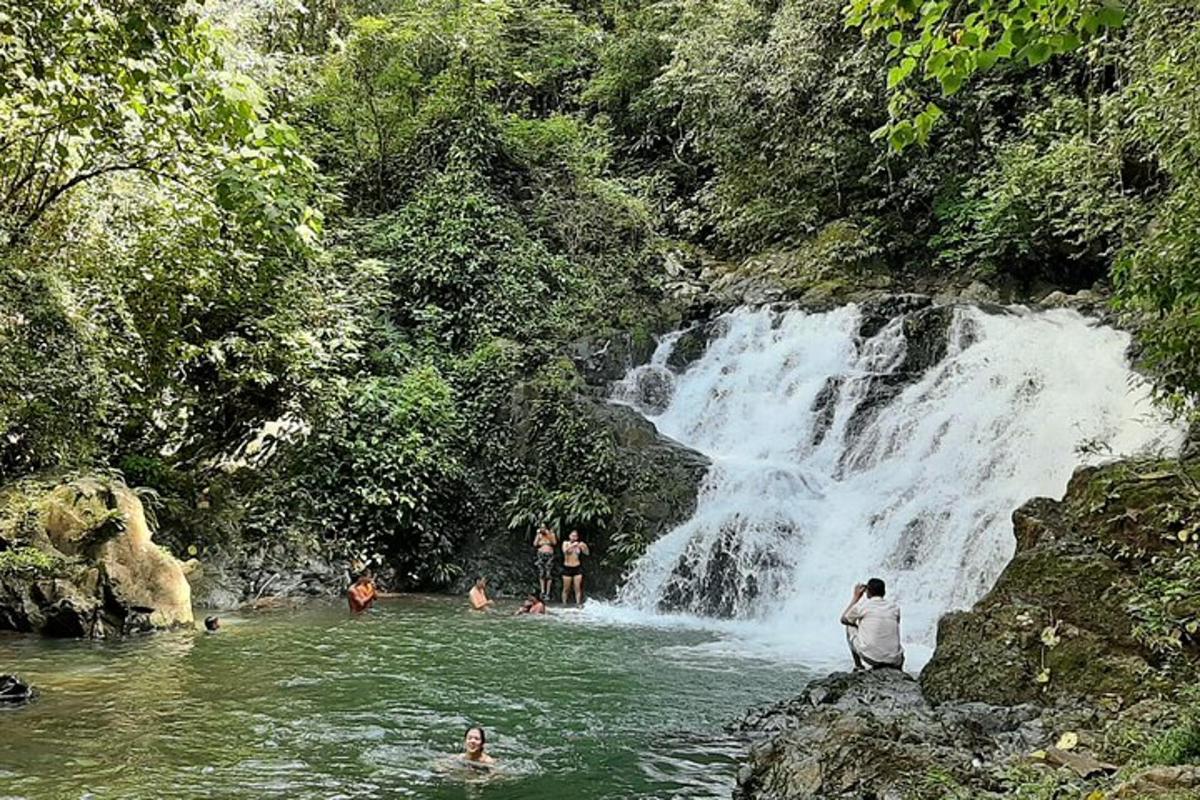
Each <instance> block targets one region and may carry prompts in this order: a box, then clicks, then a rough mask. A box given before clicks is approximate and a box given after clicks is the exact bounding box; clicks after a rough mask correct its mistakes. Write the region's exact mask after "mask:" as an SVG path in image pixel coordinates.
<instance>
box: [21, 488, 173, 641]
mask: <svg viewBox="0 0 1200 800" xmlns="http://www.w3.org/2000/svg"><path fill="white" fill-rule="evenodd" d="M0 564H3V567H0V630H15V631H22V632H36V633H42V634H45V635H48V636H68V637H89V638H104V637H109V636H114V635H124V634H129V633H134V632H139V631H147V630H153V629H156V628H169V627H172V626H175V625H188V624H191V623H192V621H193V618H192V605H191V589H190V587H189V585H188V581H187V578H186V576H185V572H184V566H183V564H181V563H180V562H179V561H178V560H176V559H175V558H174V557H173V556H171V555H170V554H169V553H168V552H166V551H164V550H162V549H161V548H159V547H158V546H157V545H155V544H154V542H153V541H152V539H151V533H150V527H149V525H148V524H147V522H146V517H145V511H144V509H143V507H142V503H141V501H140V500H139V499H138V496H137V495H136V494H135V493H134V492H133V491H132V490H131V489H129V488H128V487H126V486H124V485H123V484H121V483H119V482H117V481H113V480H110V479H107V478H99V477H83V478H79V479H76V480H72V481H70V482H67V483H62V484H56V483H55V482H52V481H50V482H37V481H29V482H23V483H21V484H18V485H16V486H14V487H9V488H8V489H7V490H6V491H5V493H4V495H3V496H2V497H0Z"/></svg>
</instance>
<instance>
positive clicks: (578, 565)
mask: <svg viewBox="0 0 1200 800" xmlns="http://www.w3.org/2000/svg"><path fill="white" fill-rule="evenodd" d="M562 551H563V592H562V601H563V605H564V606H565V605H566V604H567V598H568V597H570V596H571V590H572V589H574V590H575V605H577V606H581V605H583V561H582V559H581V557H582V556H590V555H591V554H592V553H591V551H590V550H588V546H587V542H584V541H582V540H581V539H580V538H579V531H571V533H570V535H569V536H567V541H565V542H563V544H562Z"/></svg>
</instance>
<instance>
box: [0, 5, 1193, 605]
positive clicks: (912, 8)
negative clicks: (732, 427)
mask: <svg viewBox="0 0 1200 800" xmlns="http://www.w3.org/2000/svg"><path fill="white" fill-rule="evenodd" d="M918 11H919V12H920V13H919V14H918V13H916V12H918ZM848 20H849V22H850V23H852V24H851V25H850V26H848V25H847V21H848ZM864 31H865V32H866V34H868V35H867V36H864ZM0 77H2V78H3V89H2V90H0V123H3V124H0V260H2V263H0V436H2V437H3V438H2V439H0V442H2V446H0V482H8V481H11V480H15V479H18V478H20V477H22V476H24V475H28V474H32V473H36V472H39V471H42V470H47V469H54V468H59V467H62V466H68V467H86V466H99V467H116V468H119V469H121V470H122V471H124V473H125V474H126V475H127V477H128V478H129V480H130V481H131V482H133V483H139V484H146V485H149V486H152V487H154V488H155V489H156V490H157V491H158V493H159V495H160V497H161V501H160V507H159V509H158V513H159V516H160V519H161V520H162V521H163V522H164V528H165V533H166V535H167V536H168V537H169V538H170V539H171V540H172V541H171V543H172V544H173V545H175V546H177V548H179V549H182V548H186V547H188V546H189V545H195V546H196V547H197V548H199V549H204V548H215V549H223V548H227V547H238V546H241V545H242V544H246V543H257V542H260V541H268V542H273V541H276V540H279V539H292V540H295V541H298V542H306V543H315V542H324V543H326V544H327V545H328V546H329V547H330V548H331V550H332V551H334V552H337V553H343V554H349V553H355V554H359V555H365V556H372V555H375V554H379V555H380V556H381V557H387V558H388V559H389V560H390V561H391V562H392V563H393V564H395V565H396V566H397V567H398V569H399V570H400V572H401V573H402V574H403V575H405V576H407V577H408V578H409V579H410V580H411V581H412V582H413V583H438V582H444V581H446V580H448V579H450V578H451V577H453V574H454V564H455V559H456V556H457V554H458V553H459V551H460V550H461V548H463V547H464V546H466V545H469V544H470V543H472V542H477V541H478V540H479V538H480V537H488V536H504V535H521V536H524V535H525V530H526V528H527V526H529V525H531V524H533V522H534V521H535V520H537V519H539V518H541V517H543V516H549V517H551V518H553V519H554V520H556V521H558V522H559V523H560V524H563V525H582V526H584V527H585V529H588V528H591V529H596V528H599V527H611V526H617V527H619V528H622V529H621V530H617V531H615V535H614V541H617V542H626V543H627V546H625V545H622V556H621V557H622V558H625V557H631V556H633V555H636V553H637V551H638V550H639V549H640V548H641V547H642V546H643V545H644V542H643V541H642V540H641V539H640V538H639V537H638V536H637V535H634V534H633V533H631V532H630V531H626V530H624V529H623V526H624V525H625V523H624V522H622V520H623V517H622V516H621V514H622V512H621V510H620V509H617V508H615V507H614V505H613V496H614V492H615V491H617V490H618V489H619V487H621V486H624V485H626V484H627V483H628V482H629V480H630V476H625V475H621V474H619V473H620V469H619V468H618V467H617V466H616V461H615V458H614V451H613V448H614V443H613V440H612V437H611V435H610V434H609V433H608V432H606V431H605V430H604V429H603V428H602V427H599V426H597V425H596V424H595V423H594V422H591V421H588V420H586V419H585V418H583V417H582V415H581V414H580V413H578V411H577V408H576V404H575V403H574V402H573V398H574V397H575V395H576V394H578V393H579V392H580V391H582V389H583V387H582V386H581V384H580V378H579V376H578V374H577V372H576V370H575V368H574V367H573V366H572V365H571V364H570V363H569V362H565V361H562V360H561V357H562V354H563V352H564V348H565V345H566V344H567V343H569V342H571V341H573V340H575V339H577V338H579V337H581V336H583V335H585V334H586V335H594V334H597V333H603V332H604V331H607V330H610V329H624V330H634V331H637V332H638V333H639V335H642V336H644V335H646V332H648V331H650V330H653V329H655V328H656V327H661V326H664V325H669V324H671V322H672V321H673V320H675V319H677V317H678V314H679V309H677V308H675V307H674V306H673V305H672V302H671V299H670V298H669V297H666V296H664V293H663V290H662V289H661V286H662V284H663V279H664V274H663V273H664V267H663V263H664V254H665V253H667V252H668V251H670V250H671V249H674V248H678V249H681V250H684V251H686V252H688V253H701V254H708V255H711V256H713V257H716V258H722V259H726V260H728V261H730V262H736V261H739V260H741V259H743V258H744V257H746V256H750V255H755V254H761V253H764V252H767V251H771V250H773V249H788V250H790V251H792V253H793V254H794V255H795V257H796V258H800V259H804V260H809V261H820V262H822V263H821V264H820V265H819V268H815V269H813V270H812V272H813V273H814V274H820V275H821V276H822V278H821V279H822V280H826V281H829V282H832V283H838V282H842V283H844V282H846V281H852V280H854V279H855V278H854V275H853V274H852V272H851V270H855V269H859V268H861V267H862V266H863V265H865V264H869V265H870V267H871V269H872V270H884V271H890V272H891V273H893V274H894V275H896V276H897V278H898V279H905V278H907V277H911V276H913V275H922V276H926V277H928V276H952V277H953V278H955V279H958V278H965V279H969V278H982V279H984V280H986V281H989V282H992V283H995V284H998V285H1004V286H1010V287H1015V288H1016V289H1017V290H1018V291H1036V290H1038V289H1039V288H1040V287H1048V286H1050V285H1057V286H1061V287H1063V288H1066V289H1078V288H1085V287H1090V286H1091V285H1093V284H1094V283H1096V282H1100V283H1105V282H1107V281H1109V280H1110V278H1111V279H1112V280H1113V281H1114V282H1115V285H1116V291H1117V300H1118V303H1119V307H1120V309H1121V310H1122V311H1123V312H1124V313H1125V314H1127V315H1128V320H1129V322H1130V324H1131V325H1132V326H1134V327H1136V328H1137V329H1138V331H1139V341H1140V353H1141V357H1142V359H1143V362H1144V364H1145V366H1146V367H1147V369H1148V370H1149V372H1150V373H1151V374H1152V375H1154V376H1155V377H1156V378H1157V380H1158V385H1159V387H1160V388H1161V390H1162V393H1163V395H1164V396H1165V397H1169V398H1171V399H1173V400H1174V401H1175V402H1176V403H1177V404H1179V405H1180V407H1183V406H1184V405H1186V403H1187V402H1188V401H1189V400H1190V399H1191V398H1193V397H1195V396H1196V395H1197V394H1198V393H1200V366H1198V365H1200V358H1196V356H1195V354H1196V352H1197V350H1196V343H1197V342H1198V341H1200V322H1197V319H1198V315H1200V288H1198V287H1200V237H1198V235H1197V233H1196V231H1197V230H1200V226H1198V225H1197V223H1198V222H1200V205H1198V202H1200V201H1198V200H1197V198H1200V185H1198V183H1197V182H1198V181H1200V164H1197V163H1196V159H1197V154H1198V153H1200V147H1198V146H1197V135H1198V133H1197V130H1196V120H1195V113H1194V91H1195V89H1194V87H1195V86H1196V85H1197V83H1198V79H1200V11H1198V10H1197V9H1196V8H1195V7H1194V4H1193V3H1190V2H1185V0H1131V2H1130V3H1128V5H1127V6H1123V7H1120V8H1118V7H1117V6H1116V5H1113V4H1110V3H1099V4H1089V3H1084V2H1078V1H1077V0H1046V2H1038V3H1035V2H1033V1H1032V0H1025V1H1024V2H1017V3H1010V4H1003V5H996V4H991V3H987V2H981V3H968V4H965V5H964V4H959V5H951V4H946V3H932V4H925V5H922V6H920V7H918V5H917V4H914V3H910V2H908V1H907V0H904V1H903V2H898V3H896V2H893V3H883V4H880V3H872V4H863V3H858V2H852V3H850V4H849V6H848V7H847V6H846V5H845V4H844V3H843V2H842V1H841V0H818V1H817V2H808V3H801V2H798V0H782V1H781V2H771V3H760V2H750V0H665V1H664V2H655V3H648V2H645V3H643V2H622V3H615V2H599V3H591V4H578V3H575V4H571V3H565V2H555V1H554V0H488V1H486V2H485V0H456V2H448V0H355V2H350V3H334V2H327V1H324V0H323V1H321V2H314V3H312V4H310V5H309V6H307V7H304V6H301V5H299V4H295V3H292V2H285V1H284V0H260V2H255V3H240V2H233V1H232V0H230V1H229V2H217V0H210V2H209V3H208V4H207V5H205V6H201V7H200V8H199V10H196V9H195V8H194V7H193V6H191V5H185V4H184V3H182V2H165V3H164V2H153V3H152V2H147V1H145V0H102V1H97V2H90V1H89V2H84V0H35V2H30V3H22V4H15V5H14V4H9V6H6V7H5V9H4V10H3V11H0ZM932 88H936V90H937V91H939V92H941V93H942V94H944V95H945V97H939V98H929V97H926V94H928V93H929V91H928V90H929V89H932ZM931 99H934V100H936V103H937V107H936V110H935V109H934V107H933V106H926V105H925V104H926V103H928V102H929V101H930V100H931ZM922 115H924V116H922ZM934 121H936V122H937V125H936V126H935V125H934V124H933V123H934ZM904 125H908V126H909V127H908V128H907V129H904V128H903V127H902V126H904ZM881 129H884V130H887V131H889V132H890V133H891V135H892V139H893V141H894V143H896V144H898V145H900V144H907V143H909V142H918V141H919V142H921V144H920V145H916V144H914V146H911V147H906V148H904V149H903V151H902V152H897V151H896V150H895V149H893V148H889V147H888V145H887V143H886V142H884V141H881V140H880V138H879V135H878V132H879V131H880V130H881ZM902 130H904V131H906V132H900V131H902ZM754 263H757V262H754ZM839 271H841V272H844V273H845V274H841V273H840V272H839ZM510 527H511V528H512V529H514V530H516V531H517V533H513V534H509V533H508V531H509V529H510Z"/></svg>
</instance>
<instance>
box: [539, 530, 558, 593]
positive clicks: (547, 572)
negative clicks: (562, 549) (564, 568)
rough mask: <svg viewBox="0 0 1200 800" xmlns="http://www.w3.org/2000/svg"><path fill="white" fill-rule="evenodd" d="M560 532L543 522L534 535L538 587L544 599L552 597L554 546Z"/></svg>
mask: <svg viewBox="0 0 1200 800" xmlns="http://www.w3.org/2000/svg"><path fill="white" fill-rule="evenodd" d="M557 546H558V534H556V533H555V532H554V531H553V530H551V528H550V526H548V525H547V524H546V523H544V522H543V523H542V524H541V526H540V527H538V530H537V533H535V534H534V535H533V550H534V553H533V564H534V566H535V567H536V568H537V575H538V589H539V590H540V593H541V597H542V599H543V600H549V599H550V584H551V583H552V582H553V581H554V548H555V547H557Z"/></svg>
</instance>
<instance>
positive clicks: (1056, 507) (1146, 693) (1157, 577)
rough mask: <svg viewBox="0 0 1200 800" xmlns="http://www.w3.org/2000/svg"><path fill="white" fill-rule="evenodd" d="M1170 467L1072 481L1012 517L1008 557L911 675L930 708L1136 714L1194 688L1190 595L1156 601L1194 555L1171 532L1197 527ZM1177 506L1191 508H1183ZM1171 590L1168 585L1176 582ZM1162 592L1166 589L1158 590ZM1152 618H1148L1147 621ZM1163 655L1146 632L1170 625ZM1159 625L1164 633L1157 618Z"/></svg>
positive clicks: (1184, 474) (1183, 480)
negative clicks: (1115, 708)
mask: <svg viewBox="0 0 1200 800" xmlns="http://www.w3.org/2000/svg"><path fill="white" fill-rule="evenodd" d="M1194 468H1195V467H1193V466H1180V465H1179V464H1177V463H1175V462H1140V463H1136V464H1133V463H1119V464H1113V465H1109V466H1106V467H1100V468H1087V469H1082V470H1080V471H1078V472H1077V473H1076V474H1075V476H1074V477H1073V479H1072V480H1071V482H1070V485H1069V487H1068V489H1067V493H1066V495H1065V497H1064V499H1063V500H1062V501H1061V502H1059V501H1054V500H1050V499H1047V498H1038V499H1035V500H1032V501H1030V502H1029V503H1027V504H1026V505H1025V506H1023V507H1021V508H1020V509H1018V510H1017V511H1016V512H1015V513H1014V515H1013V527H1014V532H1015V534H1016V539H1017V552H1016V555H1014V557H1013V559H1012V561H1011V562H1010V563H1009V565H1008V566H1007V567H1006V568H1005V570H1004V572H1003V573H1001V575H1000V577H999V578H998V579H997V581H996V584H995V586H994V587H993V589H992V591H991V592H989V593H988V594H987V595H986V596H985V597H984V598H983V599H981V600H980V601H979V602H978V603H976V605H975V607H974V608H972V609H971V610H970V611H963V612H956V613H952V614H948V615H946V616H945V617H943V618H942V620H941V622H940V623H939V626H938V641H937V650H936V651H935V653H934V657H933V659H932V660H931V661H930V663H929V664H928V665H927V666H926V668H925V670H924V672H923V673H922V675H921V685H922V688H923V690H924V691H925V692H926V694H927V696H928V697H929V698H930V699H931V700H932V701H934V702H946V701H962V700H978V701H984V702H989V703H998V704H1007V705H1011V704H1016V703H1024V702H1038V703H1043V704H1052V703H1056V702H1059V701H1067V700H1085V701H1087V700H1097V699H1099V698H1103V697H1111V696H1117V697H1120V698H1122V700H1123V702H1134V701H1137V700H1140V699H1144V698H1149V697H1154V696H1157V695H1160V694H1162V693H1164V692H1169V691H1170V690H1171V687H1172V686H1173V685H1178V684H1179V683H1181V682H1184V683H1186V682H1191V681H1195V680H1196V679H1197V678H1200V653H1198V652H1194V651H1191V652H1190V651H1189V648H1188V647H1187V642H1186V637H1187V635H1188V634H1187V633H1186V630H1185V629H1184V627H1185V625H1184V623H1185V621H1186V620H1188V619H1194V615H1195V614H1196V612H1197V608H1200V605H1198V604H1192V603H1188V602H1178V601H1177V600H1178V598H1179V597H1192V596H1194V592H1193V591H1191V590H1188V589H1187V587H1186V586H1184V585H1180V586H1178V587H1177V589H1178V591H1175V590H1169V591H1164V589H1163V586H1170V583H1169V581H1170V580H1171V579H1172V576H1173V575H1174V574H1175V573H1174V572H1172V569H1173V568H1174V567H1175V566H1176V565H1179V564H1184V565H1187V564H1191V563H1192V559H1195V558H1196V550H1195V547H1194V545H1193V544H1191V543H1190V542H1185V541H1181V540H1180V537H1179V532H1180V531H1183V530H1187V529H1188V526H1190V525H1192V524H1200V513H1197V509H1195V508H1192V507H1191V505H1189V503H1191V504H1194V503H1196V495H1195V493H1194V492H1193V491H1192V489H1191V484H1190V482H1191V480H1192V477H1191V475H1190V473H1189V472H1188V471H1187V470H1191V469H1194ZM1186 498H1191V499H1190V500H1189V499H1186ZM1175 579H1176V580H1178V578H1175ZM1164 582H1166V583H1164ZM1152 613H1153V614H1158V615H1160V616H1157V617H1153V618H1152V617H1151V614H1152ZM1172 615H1176V619H1177V624H1178V626H1179V631H1178V636H1177V641H1175V642H1174V643H1169V642H1168V643H1167V644H1165V645H1163V646H1162V647H1159V646H1156V645H1155V641H1156V640H1155V639H1153V638H1152V637H1150V636H1148V634H1147V630H1148V626H1151V625H1152V624H1158V625H1160V626H1162V625H1166V626H1167V627H1168V628H1169V627H1170V625H1171V617H1172ZM1163 617H1165V618H1166V622H1163V621H1162V618H1163Z"/></svg>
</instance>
